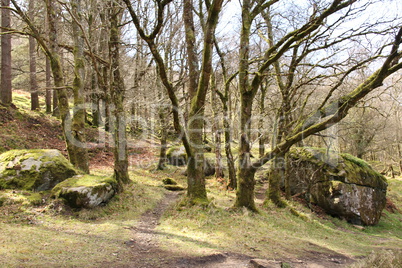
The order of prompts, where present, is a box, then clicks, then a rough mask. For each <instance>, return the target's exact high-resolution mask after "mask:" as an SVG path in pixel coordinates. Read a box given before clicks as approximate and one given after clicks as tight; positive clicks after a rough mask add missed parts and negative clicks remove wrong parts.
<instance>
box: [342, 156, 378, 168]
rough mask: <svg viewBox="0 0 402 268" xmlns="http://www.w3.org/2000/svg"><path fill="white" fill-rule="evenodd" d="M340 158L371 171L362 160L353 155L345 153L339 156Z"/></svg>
mask: <svg viewBox="0 0 402 268" xmlns="http://www.w3.org/2000/svg"><path fill="white" fill-rule="evenodd" d="M341 156H342V157H343V159H345V160H347V161H350V162H352V163H354V164H356V165H358V166H359V167H362V168H370V169H371V166H370V165H369V164H368V163H367V162H366V161H364V160H363V159H360V158H357V157H355V156H353V155H350V154H346V153H343V154H341Z"/></svg>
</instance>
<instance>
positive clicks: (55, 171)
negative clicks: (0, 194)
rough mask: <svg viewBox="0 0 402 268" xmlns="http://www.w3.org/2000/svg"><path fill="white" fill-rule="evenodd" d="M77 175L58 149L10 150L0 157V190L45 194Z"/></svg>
mask: <svg viewBox="0 0 402 268" xmlns="http://www.w3.org/2000/svg"><path fill="white" fill-rule="evenodd" d="M76 174H77V171H76V169H75V168H74V167H73V166H72V165H71V163H70V162H69V161H68V160H67V159H66V158H65V157H64V156H63V155H62V154H61V153H60V151H58V150H11V151H8V152H5V153H3V154H1V155H0V189H25V190H33V191H46V190H49V189H52V188H53V187H54V186H55V185H56V184H58V183H59V182H62V181H64V180H66V179H67V178H70V177H72V176H74V175H76Z"/></svg>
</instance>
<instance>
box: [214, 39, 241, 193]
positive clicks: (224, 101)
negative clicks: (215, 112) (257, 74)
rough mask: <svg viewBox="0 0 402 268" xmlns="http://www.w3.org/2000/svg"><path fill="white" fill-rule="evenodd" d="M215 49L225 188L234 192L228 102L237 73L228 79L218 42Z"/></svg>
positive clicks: (233, 167)
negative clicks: (221, 82) (220, 76)
mask: <svg viewBox="0 0 402 268" xmlns="http://www.w3.org/2000/svg"><path fill="white" fill-rule="evenodd" d="M215 49H216V52H217V54H218V56H219V60H220V64H221V67H222V73H223V80H224V92H221V91H219V90H216V93H217V94H218V96H219V99H220V100H221V102H222V108H223V129H224V130H223V131H224V136H225V154H226V162H227V165H228V173H229V174H228V175H229V176H228V185H227V188H228V189H231V190H234V189H236V188H237V177H236V167H235V161H234V158H233V154H232V145H231V142H232V129H233V128H232V125H231V123H230V122H231V121H232V118H231V116H230V115H231V114H230V109H229V107H230V106H229V105H228V104H229V103H230V102H229V101H230V83H231V82H232V81H233V79H235V78H236V77H237V73H235V74H233V75H231V76H230V77H228V74H227V69H226V62H225V58H224V55H223V53H222V51H221V50H220V48H219V44H218V42H216V41H215Z"/></svg>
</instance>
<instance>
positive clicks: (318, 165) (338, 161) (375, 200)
mask: <svg viewBox="0 0 402 268" xmlns="http://www.w3.org/2000/svg"><path fill="white" fill-rule="evenodd" d="M288 159H289V161H290V162H289V168H290V169H289V185H290V190H291V193H292V194H302V196H304V197H305V198H306V199H307V201H309V202H311V203H315V204H317V205H318V206H320V207H322V208H323V209H324V210H325V211H326V212H327V213H328V214H330V215H333V216H338V217H341V218H344V219H346V220H348V221H349V222H351V223H354V224H363V225H374V224H377V223H378V221H379V220H380V217H381V212H382V210H383V209H384V207H385V204H386V191H387V182H386V179H385V177H384V176H382V175H381V174H379V173H378V172H376V171H375V170H374V169H372V168H371V166H370V165H369V164H367V163H366V162H365V161H363V160H361V159H359V158H356V157H353V156H351V155H349V154H338V153H336V152H333V151H327V150H325V149H317V148H295V149H292V150H291V151H290V153H289V157H288Z"/></svg>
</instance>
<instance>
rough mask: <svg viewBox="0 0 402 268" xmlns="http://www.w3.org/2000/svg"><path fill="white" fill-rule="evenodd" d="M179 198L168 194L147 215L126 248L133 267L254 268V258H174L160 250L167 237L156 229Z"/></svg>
mask: <svg viewBox="0 0 402 268" xmlns="http://www.w3.org/2000/svg"><path fill="white" fill-rule="evenodd" d="M178 198H179V193H178V192H167V193H166V194H165V196H164V197H163V198H162V199H161V200H160V201H159V203H158V204H157V205H156V206H155V208H154V209H152V210H148V211H147V212H145V213H144V214H143V215H142V216H141V218H140V220H139V222H138V224H137V226H135V227H133V228H132V231H133V238H132V239H131V240H129V241H126V242H125V244H126V245H127V246H129V247H131V248H132V254H133V256H132V259H133V264H132V266H130V267H136V268H145V267H149V268H151V267H160V268H165V267H166V268H167V267H169V268H170V267H174V268H185V267H206V268H218V267H228V268H229V267H231V268H241V267H251V266H248V264H249V262H250V259H251V258H250V257H248V256H241V255H237V254H231V253H216V254H212V255H207V256H201V257H191V256H185V255H184V256H183V255H174V254H173V253H172V252H168V251H166V250H163V249H162V248H161V247H159V242H158V240H159V239H158V238H159V236H162V235H165V234H164V233H160V232H158V231H157V230H155V229H156V227H157V225H158V224H159V221H160V218H161V217H162V216H163V214H164V213H165V211H166V210H167V209H168V208H169V207H170V206H171V205H173V204H174V203H175V202H176V201H177V200H178Z"/></svg>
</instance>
